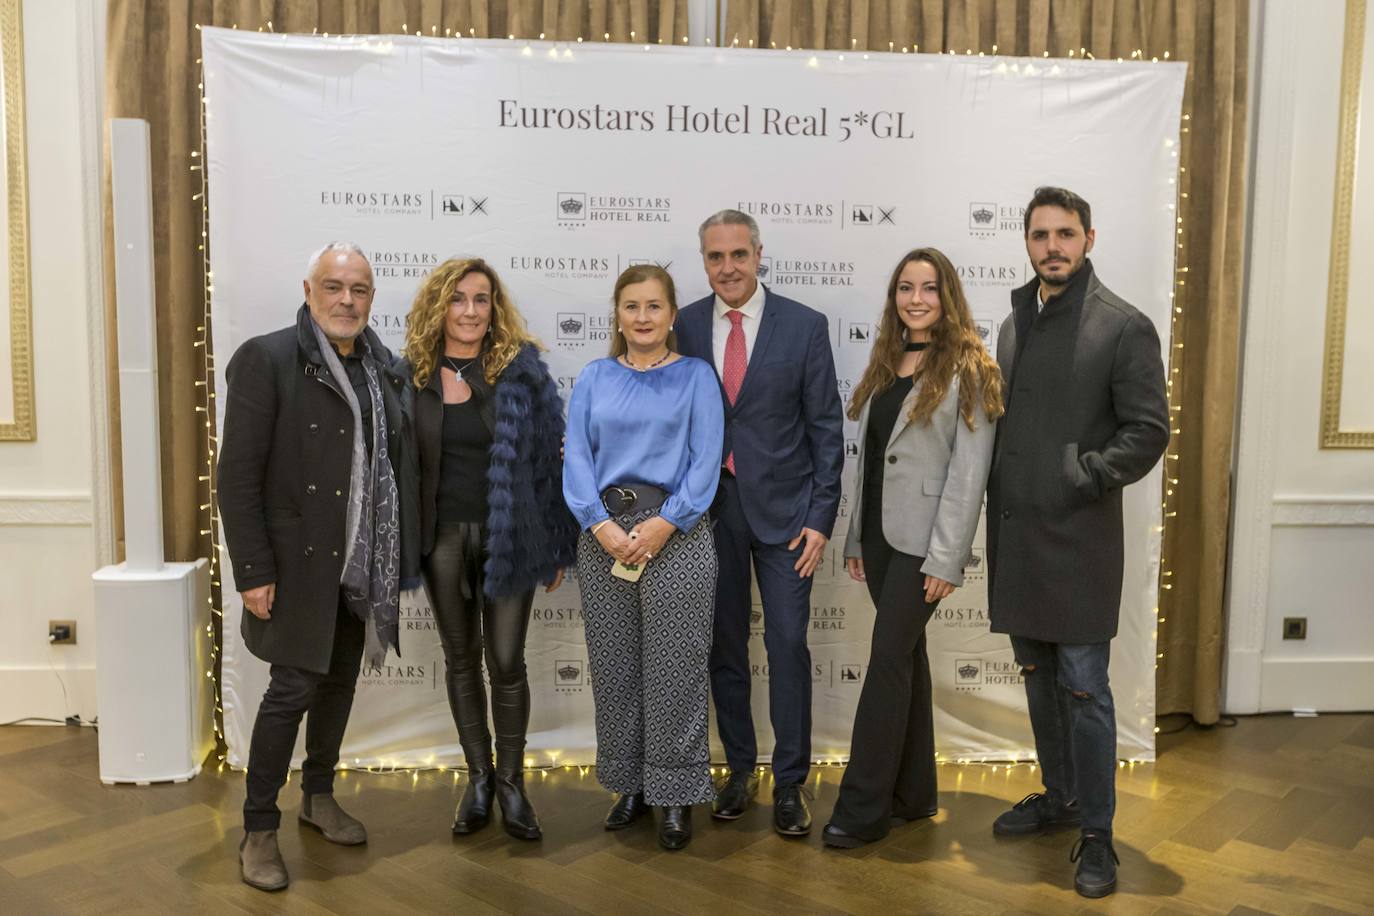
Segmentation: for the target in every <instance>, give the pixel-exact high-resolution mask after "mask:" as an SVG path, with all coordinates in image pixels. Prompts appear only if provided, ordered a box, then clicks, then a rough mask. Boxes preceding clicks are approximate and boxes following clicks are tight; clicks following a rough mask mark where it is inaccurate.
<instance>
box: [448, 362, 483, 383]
mask: <svg viewBox="0 0 1374 916" xmlns="http://www.w3.org/2000/svg"><path fill="white" fill-rule="evenodd" d="M443 360H444V368H445V369H448V370H450V371H451V372H452V373H453V374H454V375H455V376H457V380H458V381H460V382H461V381H462V380H463V372H464V370H466V369H467V368H468V367H470V366H471V365H472V364H473V363H475V362H477V359H476V357H474V358H472V359H470V360H468V361H467V362H465V363H463V364H462V365H459V364H458V360H456V359H454V358H453V357H452V356H445V357H443Z"/></svg>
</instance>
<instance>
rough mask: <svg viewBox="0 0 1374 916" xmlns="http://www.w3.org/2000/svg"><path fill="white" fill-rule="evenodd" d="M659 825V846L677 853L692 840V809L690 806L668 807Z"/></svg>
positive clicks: (664, 810) (665, 808)
mask: <svg viewBox="0 0 1374 916" xmlns="http://www.w3.org/2000/svg"><path fill="white" fill-rule="evenodd" d="M662 810H663V819H662V820H661V821H659V823H658V845H660V846H662V847H663V848H664V849H668V850H672V851H676V850H679V849H682V848H683V847H684V846H686V845H687V844H688V843H689V842H690V841H691V839H692V808H691V806H690V805H667V806H665V807H664V808H663V809H662Z"/></svg>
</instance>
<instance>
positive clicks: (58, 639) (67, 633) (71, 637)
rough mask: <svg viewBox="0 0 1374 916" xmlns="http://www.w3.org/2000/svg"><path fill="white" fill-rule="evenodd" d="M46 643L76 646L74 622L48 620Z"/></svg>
mask: <svg viewBox="0 0 1374 916" xmlns="http://www.w3.org/2000/svg"><path fill="white" fill-rule="evenodd" d="M48 642H50V643H52V644H53V645H55V646H57V645H63V646H72V645H75V644H76V621H75V620H49V621H48Z"/></svg>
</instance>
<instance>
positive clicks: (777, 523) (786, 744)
mask: <svg viewBox="0 0 1374 916" xmlns="http://www.w3.org/2000/svg"><path fill="white" fill-rule="evenodd" d="M699 236H700V240H701V256H702V260H703V262H704V264H705V266H706V276H707V278H708V279H709V280H710V283H711V289H712V290H713V291H714V295H711V296H707V297H706V298H704V299H702V300H700V301H698V302H694V303H692V304H691V305H689V306H687V307H686V308H684V309H683V310H682V312H681V314H680V315H679V316H678V319H677V339H678V347H679V349H680V351H681V352H682V353H683V354H684V355H686V356H696V357H699V358H701V359H704V360H708V361H709V362H710V363H711V365H713V366H714V367H715V369H716V373H717V374H718V375H719V376H720V380H721V397H722V398H723V399H724V401H725V447H724V450H723V451H722V453H721V454H722V455H724V456H725V457H724V462H723V465H722V467H721V474H720V490H719V492H718V493H717V495H716V501H715V504H714V505H713V506H712V509H711V511H712V514H713V515H714V516H715V519H716V526H715V541H716V553H717V555H718V557H719V561H720V575H719V579H718V580H717V586H716V615H715V637H714V644H713V646H712V649H711V692H712V694H714V696H715V705H716V722H717V725H718V726H719V728H720V737H721V742H722V743H723V744H724V745H725V756H726V759H727V761H728V762H729V764H730V777H729V779H727V780H726V781H725V783H724V784H722V785H721V787H720V789H719V790H718V792H717V795H716V801H715V804H714V806H713V809H712V814H713V816H714V817H717V818H720V819H722V820H733V819H735V818H737V817H740V816H741V815H742V814H744V810H745V808H746V807H748V805H749V800H750V799H751V798H752V797H753V795H754V794H755V792H757V791H758V778H757V777H756V776H755V775H754V766H755V764H756V762H757V759H758V743H757V740H756V738H755V734H754V718H753V715H752V712H751V710H750V705H749V686H750V669H749V612H750V607H751V601H750V588H749V574H750V561H751V560H752V562H753V568H754V573H755V574H756V575H757V576H758V583H759V594H760V596H761V597H762V598H763V621H764V636H763V642H764V647H765V648H766V649H767V650H768V703H769V717H770V719H771V720H772V723H773V736H774V739H775V742H776V743H775V745H774V748H773V781H774V792H773V824H774V826H775V827H776V828H777V831H778V832H779V833H781V834H783V835H784V836H804V835H805V834H807V833H808V832H810V830H811V812H810V811H809V810H807V806H806V801H805V799H804V798H803V796H802V793H801V787H802V783H803V782H805V780H806V774H807V771H808V769H809V768H810V765H811V652H810V650H808V649H807V647H806V631H807V628H808V627H809V626H810V620H811V574H812V573H813V572H815V570H816V567H817V566H818V565H819V564H820V561H821V557H822V554H823V553H824V550H825V545H826V541H827V540H828V539H829V537H830V531H831V529H832V528H833V527H834V525H835V515H836V513H837V512H838V511H839V504H840V472H841V470H842V469H843V467H844V433H843V422H844V420H843V415H842V407H841V404H840V396H839V391H838V386H837V385H836V381H835V359H834V355H833V354H832V353H831V350H830V333H829V328H830V325H829V322H828V321H827V320H826V318H825V316H824V315H822V314H820V313H819V312H817V311H815V310H814V309H810V308H807V307H806V306H804V305H802V304H801V303H800V302H793V301H792V300H791V299H786V298H784V297H782V296H779V295H777V294H776V293H774V292H773V291H772V290H769V289H767V288H765V287H764V286H763V285H762V284H760V283H759V280H758V269H759V259H760V258H761V257H762V255H763V245H762V244H761V243H760V242H759V227H758V224H757V223H756V222H754V219H753V217H751V216H749V215H748V214H747V213H741V212H740V211H738V210H722V211H720V212H719V213H717V214H715V215H714V216H712V217H711V218H709V219H708V220H706V222H704V223H702V225H701V230H700V232H699Z"/></svg>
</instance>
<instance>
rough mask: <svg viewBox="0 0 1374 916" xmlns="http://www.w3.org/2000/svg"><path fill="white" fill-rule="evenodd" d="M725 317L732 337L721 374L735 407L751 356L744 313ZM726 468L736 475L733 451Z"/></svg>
mask: <svg viewBox="0 0 1374 916" xmlns="http://www.w3.org/2000/svg"><path fill="white" fill-rule="evenodd" d="M725 317H726V318H729V319H730V336H729V337H727V338H725V370H724V371H723V372H722V373H721V381H722V382H724V383H725V396H726V397H727V398H729V399H730V406H731V407H734V406H735V399H736V398H738V397H739V389H740V386H741V385H743V384H744V370H745V369H746V368H747V367H748V365H749V356H748V354H746V352H745V350H744V328H742V327H740V322H742V321H743V320H744V313H742V312H741V311H740V310H739V309H730V310H729V311H728V312H726V313H725ZM725 467H726V469H727V470H729V472H730V473H731V474H733V473H735V453H734V451H733V450H732V451H731V452H730V454H729V455H727V456H726V458H725Z"/></svg>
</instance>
